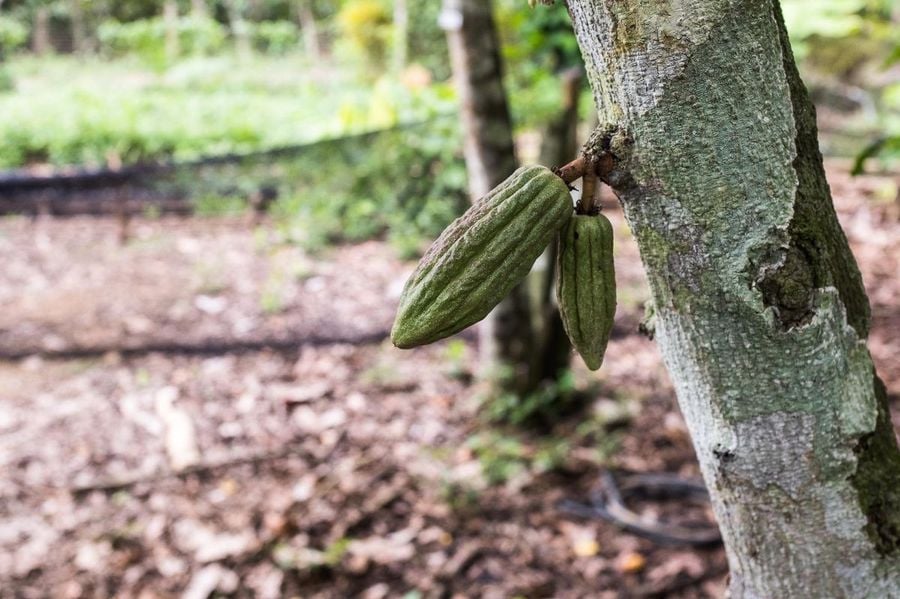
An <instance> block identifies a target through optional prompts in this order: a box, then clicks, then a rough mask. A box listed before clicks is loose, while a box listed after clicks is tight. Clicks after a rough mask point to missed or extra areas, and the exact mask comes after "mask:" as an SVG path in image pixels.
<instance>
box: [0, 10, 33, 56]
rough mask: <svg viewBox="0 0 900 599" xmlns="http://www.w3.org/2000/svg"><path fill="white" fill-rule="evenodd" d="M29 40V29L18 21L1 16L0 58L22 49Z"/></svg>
mask: <svg viewBox="0 0 900 599" xmlns="http://www.w3.org/2000/svg"><path fill="white" fill-rule="evenodd" d="M27 40H28V28H27V27H25V25H23V24H22V23H20V22H19V21H17V20H16V19H13V18H10V17H7V16H4V15H0V58H2V57H3V56H4V55H5V54H9V53H10V52H13V51H15V50H18V49H19V48H21V47H22V46H23V45H24V44H25V42H26V41H27Z"/></svg>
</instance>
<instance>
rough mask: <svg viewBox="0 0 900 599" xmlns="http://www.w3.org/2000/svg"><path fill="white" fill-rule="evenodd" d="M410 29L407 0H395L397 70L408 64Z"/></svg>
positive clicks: (394, 44) (394, 51) (394, 53)
mask: <svg viewBox="0 0 900 599" xmlns="http://www.w3.org/2000/svg"><path fill="white" fill-rule="evenodd" d="M408 29H409V7H408V6H407V3H406V0H394V42H393V63H394V64H393V67H394V69H395V70H396V71H401V70H403V68H404V67H405V66H406V46H407V30H408Z"/></svg>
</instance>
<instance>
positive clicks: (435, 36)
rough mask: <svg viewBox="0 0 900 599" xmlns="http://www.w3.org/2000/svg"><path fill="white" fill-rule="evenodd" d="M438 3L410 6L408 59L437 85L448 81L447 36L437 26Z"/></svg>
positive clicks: (417, 0) (419, 0)
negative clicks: (427, 74) (425, 72)
mask: <svg viewBox="0 0 900 599" xmlns="http://www.w3.org/2000/svg"><path fill="white" fill-rule="evenodd" d="M440 12H441V3H440V2H434V1H432V0H412V1H410V2H409V39H408V40H407V43H408V49H409V56H410V58H411V60H413V61H414V62H416V63H418V64H421V65H422V66H424V67H425V68H426V69H428V71H429V72H430V73H431V76H432V77H434V78H435V79H436V80H438V81H444V80H446V79H448V78H449V77H450V56H449V53H448V49H447V36H446V34H445V33H444V31H443V30H441V28H440V27H439V26H438V15H439V14H440Z"/></svg>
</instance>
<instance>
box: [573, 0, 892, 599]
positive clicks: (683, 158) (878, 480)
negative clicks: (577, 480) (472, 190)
mask: <svg viewBox="0 0 900 599" xmlns="http://www.w3.org/2000/svg"><path fill="white" fill-rule="evenodd" d="M569 9H570V12H571V15H572V18H573V21H574V24H575V30H576V34H577V36H578V41H579V44H580V46H581V49H582V53H583V55H584V58H585V61H586V63H587V65H588V68H587V71H588V73H589V75H590V79H591V84H592V87H593V90H594V96H595V100H596V103H597V106H598V110H599V111H600V115H601V116H600V120H601V122H607V123H613V124H616V125H619V126H620V127H621V128H622V129H623V130H624V131H625V133H626V135H625V136H623V137H620V138H619V139H618V140H617V141H616V142H615V143H614V146H613V151H614V152H615V153H616V154H617V155H618V157H619V158H620V162H619V163H618V166H617V168H616V169H615V170H614V171H613V172H612V173H611V174H610V175H609V181H610V183H611V184H612V185H613V187H614V189H616V191H617V193H618V194H619V196H620V199H621V200H622V203H623V205H624V208H625V214H626V217H627V218H628V221H629V223H630V225H631V228H632V230H633V231H634V233H635V235H636V237H637V240H638V244H639V245H640V250H641V256H642V259H643V262H644V265H645V268H646V271H647V275H648V278H649V281H650V286H651V289H652V293H653V299H654V302H655V304H656V315H657V323H656V332H657V339H658V341H659V346H660V349H661V351H662V354H663V357H664V359H665V362H666V365H667V367H668V369H669V372H670V374H671V376H672V379H673V382H674V384H675V387H676V390H677V393H678V399H679V403H680V406H681V409H682V412H683V413H684V416H685V418H686V420H687V424H688V427H689V429H690V431H691V436H692V438H693V441H694V445H695V448H696V451H697V456H698V458H699V460H700V465H701V468H702V470H703V474H704V477H705V479H706V483H707V485H708V486H709V489H710V494H711V496H712V501H713V506H714V508H715V512H716V515H717V518H718V521H719V525H720V527H721V530H722V534H723V537H724V540H725V545H726V549H727V553H728V560H729V564H730V567H731V593H732V596H734V597H769V598H776V597H897V596H900V559H898V545H900V454H898V451H897V446H896V441H895V438H894V433H893V430H892V426H891V423H890V418H889V415H888V411H887V402H886V399H885V393H884V389H883V386H882V385H881V384H880V381H879V380H878V379H877V377H876V375H875V372H874V369H873V366H872V361H871V359H870V357H869V353H868V351H867V349H866V346H865V340H866V337H867V334H868V325H869V312H868V310H869V309H868V302H867V299H866V297H865V293H864V290H863V287H862V282H861V277H860V274H859V271H858V269H857V267H856V263H855V261H854V259H853V256H852V255H851V253H850V249H849V247H848V244H847V241H846V238H845V237H844V234H843V232H842V231H841V229H840V226H839V224H838V221H837V217H836V215H835V212H834V209H833V207H832V203H831V197H830V192H829V189H828V185H827V183H826V181H825V173H824V169H823V166H822V159H821V155H820V154H819V151H818V145H817V139H816V135H817V132H816V125H815V115H814V111H813V108H812V105H811V103H810V101H809V98H808V97H807V94H806V91H805V89H804V87H803V85H802V83H801V82H800V79H799V76H798V73H797V70H796V67H795V64H794V60H793V57H792V54H791V50H790V47H789V43H788V41H787V35H786V33H785V30H784V25H783V20H782V18H781V12H780V8H779V6H778V3H777V1H775V0H683V1H682V2H678V3H670V2H659V1H658V0H569ZM608 359H612V360H615V356H609V358H608Z"/></svg>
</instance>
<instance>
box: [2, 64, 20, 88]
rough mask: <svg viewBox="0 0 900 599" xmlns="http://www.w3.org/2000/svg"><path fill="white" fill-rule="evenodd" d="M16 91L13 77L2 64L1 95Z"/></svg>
mask: <svg viewBox="0 0 900 599" xmlns="http://www.w3.org/2000/svg"><path fill="white" fill-rule="evenodd" d="M15 89H16V82H15V80H13V78H12V75H10V74H9V70H7V69H6V68H5V67H4V66H3V64H2V63H0V94H5V93H7V92H11V91H14V90H15Z"/></svg>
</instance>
